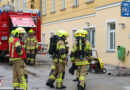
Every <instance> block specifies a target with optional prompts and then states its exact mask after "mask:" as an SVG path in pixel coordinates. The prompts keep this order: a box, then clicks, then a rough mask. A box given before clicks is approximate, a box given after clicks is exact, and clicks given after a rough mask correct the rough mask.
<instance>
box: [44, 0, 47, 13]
mask: <svg viewBox="0 0 130 90" xmlns="http://www.w3.org/2000/svg"><path fill="white" fill-rule="evenodd" d="M46 3H47V0H43V15H46V13H47V11H46V5H47V4H46Z"/></svg>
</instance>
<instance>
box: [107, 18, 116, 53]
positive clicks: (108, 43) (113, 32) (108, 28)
mask: <svg viewBox="0 0 130 90" xmlns="http://www.w3.org/2000/svg"><path fill="white" fill-rule="evenodd" d="M110 24H115V29H110V26H111V25H110ZM116 27H117V20H116V19H111V20H107V21H106V30H107V31H106V32H107V40H106V41H107V44H106V47H107V49H106V51H107V52H115V49H116V42H115V39H116V37H115V33H116ZM111 33H112V35H113V46H112V47H113V49H112V48H111V37H110V36H111V35H110V34H111Z"/></svg>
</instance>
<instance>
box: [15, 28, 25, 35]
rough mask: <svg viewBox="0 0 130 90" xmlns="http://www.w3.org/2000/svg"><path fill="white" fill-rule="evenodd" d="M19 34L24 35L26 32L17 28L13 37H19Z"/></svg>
mask: <svg viewBox="0 0 130 90" xmlns="http://www.w3.org/2000/svg"><path fill="white" fill-rule="evenodd" d="M21 33H23V34H25V33H26V31H25V29H24V28H22V27H18V28H16V29H15V36H16V37H19V35H20V34H21Z"/></svg>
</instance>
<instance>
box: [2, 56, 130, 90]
mask: <svg viewBox="0 0 130 90" xmlns="http://www.w3.org/2000/svg"><path fill="white" fill-rule="evenodd" d="M6 59H7V58H5V60H6ZM0 60H1V59H0ZM3 60H4V59H3ZM36 60H37V61H38V62H37V65H35V66H28V67H27V70H28V71H29V83H28V90H56V89H51V88H49V87H47V86H46V85H45V83H46V81H47V79H48V75H49V72H50V68H51V59H50V58H49V56H48V55H37V57H36ZM70 65H71V63H70V62H68V65H67V66H66V75H65V80H64V85H66V86H67V88H66V89H65V90H77V87H76V86H77V82H73V81H72V80H73V79H74V78H75V76H72V75H70V74H69V73H68V69H69V67H70ZM105 67H106V68H107V69H109V68H110V66H109V67H108V66H105ZM0 79H1V80H2V84H3V86H0V90H5V88H6V90H11V88H12V66H10V65H9V64H7V62H0ZM7 88H8V89H7ZM85 90H130V76H127V77H122V76H120V77H117V76H108V75H107V74H95V73H89V74H88V75H87V76H86V89H85Z"/></svg>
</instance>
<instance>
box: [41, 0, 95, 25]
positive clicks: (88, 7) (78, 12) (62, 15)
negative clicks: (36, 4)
mask: <svg viewBox="0 0 130 90" xmlns="http://www.w3.org/2000/svg"><path fill="white" fill-rule="evenodd" d="M61 1H62V0H56V1H55V2H56V4H55V13H51V10H52V6H51V5H52V3H51V0H47V9H46V10H47V14H46V16H43V23H48V22H53V21H58V20H63V19H67V18H72V17H77V16H83V15H87V14H92V13H95V4H94V3H93V2H92V3H89V4H86V3H85V2H86V0H80V1H79V6H77V7H73V5H74V0H66V9H65V10H62V11H61V8H62V2H61Z"/></svg>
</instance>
